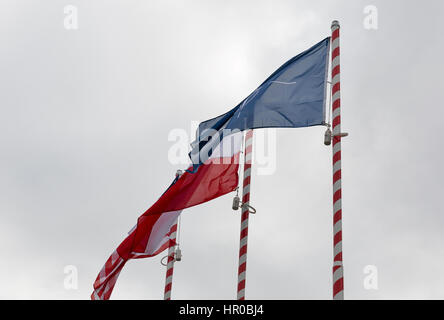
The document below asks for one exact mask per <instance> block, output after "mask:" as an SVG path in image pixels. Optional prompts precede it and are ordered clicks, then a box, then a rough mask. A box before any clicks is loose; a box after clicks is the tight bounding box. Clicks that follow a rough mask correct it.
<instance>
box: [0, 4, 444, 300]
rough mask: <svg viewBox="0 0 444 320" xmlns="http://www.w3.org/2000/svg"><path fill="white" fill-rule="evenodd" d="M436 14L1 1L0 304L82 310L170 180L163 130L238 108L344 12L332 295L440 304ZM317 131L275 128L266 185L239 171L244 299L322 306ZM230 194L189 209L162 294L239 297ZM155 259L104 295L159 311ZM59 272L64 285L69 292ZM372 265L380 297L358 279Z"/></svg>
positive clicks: (388, 8)
mask: <svg viewBox="0 0 444 320" xmlns="http://www.w3.org/2000/svg"><path fill="white" fill-rule="evenodd" d="M66 5H74V6H76V7H77V9H78V29H77V30H67V29H65V27H64V19H65V16H66V14H64V7H65V6H66ZM367 5H375V6H376V7H377V9H378V13H379V20H378V29H377V30H368V29H366V28H364V25H363V21H364V18H365V16H366V15H365V14H364V12H363V11H364V8H365V7H366V6H367ZM443 12H444V2H442V1H441V0H434V1H432V0H429V1H406V0H403V1H401V0H392V1H367V0H365V1H361V0H359V1H358V0H354V1H351V0H335V1H314V0H310V1H302V0H299V1H290V0H289V1H227V0H224V1H222V0H213V1H208V0H207V1H203V0H202V1H191V0H188V1H184V0H182V1H181V0H175V1H142V0H139V1H135V0H131V1H128V0H125V1H124V0H119V1H110V0H106V1H105V0H101V1H99V0H95V1H86V0H85V1H71V2H67V1H60V0H57V1H56V0H47V1H43V0H40V1H31V0H29V1H25V0H1V2H0V39H1V43H0V85H1V90H0V108H1V117H0V133H1V134H0V148H1V157H0V172H1V173H0V176H1V179H0V218H1V220H0V237H1V238H0V239H1V241H0V254H1V257H2V258H1V262H0V298H3V299H6V298H12V299H23V298H26V299H88V298H89V295H90V294H91V291H92V284H93V282H94V280H95V278H96V276H97V274H98V272H99V271H100V269H101V268H102V266H103V264H104V262H105V261H106V259H107V258H108V256H109V254H110V253H111V252H112V251H113V250H114V249H115V248H116V247H117V246H118V245H119V244H120V242H121V241H122V240H123V239H124V237H125V236H126V233H127V232H128V231H129V229H130V228H131V227H132V226H133V225H134V224H135V222H136V219H137V217H138V216H139V215H140V214H141V213H143V212H144V211H145V210H146V209H147V208H148V207H149V206H150V205H151V204H152V203H153V202H154V201H155V200H156V199H157V198H158V197H159V196H160V194H161V193H162V192H163V191H164V190H165V188H166V187H167V186H168V184H169V183H170V182H171V179H172V177H173V175H174V173H175V171H176V169H178V168H183V166H180V165H173V164H171V163H170V162H169V161H168V150H169V149H170V148H171V146H172V144H173V143H172V142H169V141H168V134H169V132H170V131H171V130H172V129H175V128H182V129H185V130H187V131H189V130H190V129H189V128H190V124H191V122H192V121H203V120H206V119H208V118H211V117H214V116H216V115H219V114H221V113H223V112H225V111H227V110H229V109H231V108H232V107H234V106H235V105H236V104H237V103H238V102H240V101H241V100H242V99H243V98H245V97H246V96H247V95H248V94H249V93H250V92H251V91H252V90H254V89H255V88H256V87H257V86H258V85H259V84H260V83H262V81H263V80H264V79H265V78H266V77H267V76H268V75H269V74H271V73H272V72H273V71H274V70H275V69H276V68H277V67H279V66H280V65H281V64H283V63H284V62H285V61H286V60H288V59H289V58H291V57H292V56H295V55H296V54H298V53H299V52H301V51H303V50H305V49H307V48H308V47H310V46H311V45H313V44H315V43H317V42H318V41H320V40H321V39H323V38H325V37H326V36H329V35H330V24H331V21H332V20H333V19H338V20H339V21H340V22H341V36H342V38H341V45H342V48H341V54H342V55H341V64H342V65H341V69H342V79H341V80H342V81H341V82H342V84H341V85H342V127H343V130H344V131H347V132H349V133H350V137H348V138H346V139H344V142H343V161H342V164H343V219H344V220H343V228H344V229H343V239H344V242H343V247H344V272H345V274H344V275H345V297H346V298H349V299H375V298H380V299H412V298H419V299H423V298H428V299H444V289H443V288H444V273H443V272H442V270H443V266H444V247H443V244H444V235H443V228H444V215H443V209H442V196H443V191H444V190H443V189H444V188H443V184H442V181H443V179H444V174H443V166H442V164H441V161H442V160H441V158H442V156H443V151H442V139H443V138H442V131H443V126H442V123H441V122H442V119H443V116H444V111H443V108H442V94H443V92H444V85H443V81H442V74H443V71H444V66H443V63H442V56H443V53H444V42H443V41H442V39H443V30H444V28H443V26H442V13H443ZM323 134H324V128H322V127H315V128H308V129H279V130H278V131H277V145H276V150H277V153H276V165H277V167H276V171H275V173H274V174H272V175H267V176H264V175H257V174H256V173H255V171H254V172H253V176H252V187H251V204H252V205H253V206H254V207H255V208H256V209H257V211H258V213H257V214H256V215H255V216H253V217H252V218H251V219H250V229H249V235H250V237H249V251H248V271H247V288H246V296H247V299H312V298H314V299H330V298H331V281H332V280H331V268H332V246H333V245H332V213H331V201H332V200H331V189H332V187H331V179H332V174H331V170H332V169H331V148H327V147H325V146H324V145H323V143H322V141H323ZM193 138H194V137H193ZM256 169H257V167H256ZM232 197H233V195H232V194H231V195H227V196H225V197H222V198H219V199H216V200H214V201H212V202H210V203H207V204H204V205H201V206H199V207H196V208H192V209H189V210H186V211H184V213H183V215H182V227H181V230H182V232H181V239H180V241H181V243H182V246H181V248H182V252H183V261H181V262H179V263H177V264H176V266H175V271H174V272H175V273H174V284H173V293H172V297H173V299H235V297H236V285H237V263H238V261H237V257H238V247H239V228H240V216H239V212H234V211H232V210H231V199H232ZM161 256H163V255H161ZM161 256H159V257H155V258H150V259H143V260H138V261H137V260H135V261H130V262H129V263H128V264H127V266H126V267H125V268H124V270H123V271H122V273H121V276H120V278H119V280H118V282H117V285H116V288H115V290H114V293H113V296H112V298H115V299H161V298H162V297H163V285H164V276H165V268H164V267H163V266H161V265H160V258H161ZM66 265H74V266H76V267H77V268H78V277H79V287H78V290H66V289H65V288H64V278H65V276H66V275H65V274H64V267H65V266H66ZM367 265H374V266H376V267H377V269H378V290H366V289H365V288H364V286H363V281H364V278H365V276H366V275H365V274H364V272H363V269H364V267H365V266H367Z"/></svg>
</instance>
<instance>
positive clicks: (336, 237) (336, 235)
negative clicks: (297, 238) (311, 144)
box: [331, 20, 344, 300]
mask: <svg viewBox="0 0 444 320" xmlns="http://www.w3.org/2000/svg"><path fill="white" fill-rule="evenodd" d="M339 29H340V27H339V22H338V21H336V20H335V21H333V22H332V25H331V31H332V35H331V48H332V56H331V59H332V63H331V70H332V71H331V78H332V79H331V82H332V99H331V100H332V106H333V107H332V112H333V113H332V119H333V120H332V126H333V132H332V135H333V137H332V138H333V246H334V249H333V254H334V258H333V300H343V299H344V268H343V265H342V186H341V137H342V133H341V82H340V71H341V70H340V59H339V58H340V52H339V50H340V49H339Z"/></svg>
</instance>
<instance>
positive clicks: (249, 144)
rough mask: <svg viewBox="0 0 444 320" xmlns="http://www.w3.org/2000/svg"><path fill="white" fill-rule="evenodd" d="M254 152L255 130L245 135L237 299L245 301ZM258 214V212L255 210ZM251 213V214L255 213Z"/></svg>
mask: <svg viewBox="0 0 444 320" xmlns="http://www.w3.org/2000/svg"><path fill="white" fill-rule="evenodd" d="M252 150H253V130H248V131H247V133H246V134H245V152H244V177H243V178H244V180H243V187H242V188H243V189H242V206H241V208H242V216H241V228H240V229H241V230H240V246H239V269H238V278H237V299H238V300H245V281H246V273H247V243H248V219H249V214H250V209H251V207H250V183H251V159H252ZM254 212H256V210H254ZM254 212H251V213H254Z"/></svg>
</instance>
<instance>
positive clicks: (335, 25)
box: [331, 20, 340, 29]
mask: <svg viewBox="0 0 444 320" xmlns="http://www.w3.org/2000/svg"><path fill="white" fill-rule="evenodd" d="M336 27H338V28H340V26H339V21H338V20H333V22H332V23H331V28H332V29H333V28H336Z"/></svg>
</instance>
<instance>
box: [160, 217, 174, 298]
mask: <svg viewBox="0 0 444 320" xmlns="http://www.w3.org/2000/svg"><path fill="white" fill-rule="evenodd" d="M176 232H177V219H176V221H174V224H173V225H172V226H171V228H170V236H169V238H170V240H169V242H168V261H167V267H166V277H165V290H164V296H163V299H164V300H171V289H172V286H173V271H174V262H175V249H176Z"/></svg>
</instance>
